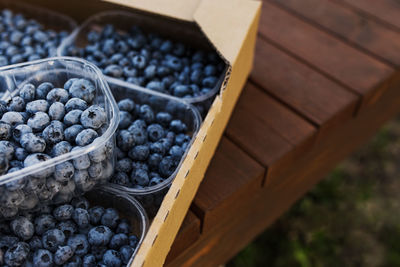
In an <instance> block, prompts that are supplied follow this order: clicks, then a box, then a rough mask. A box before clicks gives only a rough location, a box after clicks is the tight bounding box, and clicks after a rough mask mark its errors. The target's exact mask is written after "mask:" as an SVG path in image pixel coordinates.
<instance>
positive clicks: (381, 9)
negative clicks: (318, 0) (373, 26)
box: [335, 0, 400, 30]
mask: <svg viewBox="0 0 400 267" xmlns="http://www.w3.org/2000/svg"><path fill="white" fill-rule="evenodd" d="M335 1H337V2H342V3H346V4H348V5H349V6H353V7H356V8H357V9H359V10H361V11H363V12H365V13H367V14H370V15H372V16H374V17H376V18H378V19H379V20H382V21H384V22H386V23H387V24H389V25H393V26H394V27H396V28H397V29H398V30H400V16H399V12H400V2H399V1H397V0H335Z"/></svg>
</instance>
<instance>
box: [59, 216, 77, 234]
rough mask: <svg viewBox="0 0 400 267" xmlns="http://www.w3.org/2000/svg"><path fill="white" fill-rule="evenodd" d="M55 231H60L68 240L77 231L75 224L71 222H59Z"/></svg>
mask: <svg viewBox="0 0 400 267" xmlns="http://www.w3.org/2000/svg"><path fill="white" fill-rule="evenodd" d="M57 229H58V230H60V231H62V232H63V233H64V235H65V237H66V238H69V237H70V236H72V235H74V234H75V233H77V231H78V228H77V226H76V224H75V223H74V222H73V221H71V220H67V221H64V222H60V223H59V224H57Z"/></svg>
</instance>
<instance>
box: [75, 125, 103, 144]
mask: <svg viewBox="0 0 400 267" xmlns="http://www.w3.org/2000/svg"><path fill="white" fill-rule="evenodd" d="M97 137H98V134H97V132H96V131H94V130H92V129H85V130H83V131H81V132H80V133H79V134H78V135H77V136H76V138H75V143H76V144H77V145H78V146H86V145H89V144H91V143H92V142H93V141H94V139H96V138H97Z"/></svg>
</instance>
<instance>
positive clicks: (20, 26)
mask: <svg viewBox="0 0 400 267" xmlns="http://www.w3.org/2000/svg"><path fill="white" fill-rule="evenodd" d="M67 36H68V33H67V32H66V31H61V32H56V31H53V30H49V29H45V28H44V27H43V26H42V25H41V24H40V23H39V22H37V21H36V20H33V19H27V18H25V17H24V16H23V15H22V14H13V12H12V11H10V10H8V9H4V10H2V11H0V67H1V66H6V65H10V64H17V63H22V62H26V61H31V60H37V59H42V58H47V57H52V56H55V55H56V54H57V47H58V46H59V45H60V43H61V41H62V40H63V39H64V38H65V37H67Z"/></svg>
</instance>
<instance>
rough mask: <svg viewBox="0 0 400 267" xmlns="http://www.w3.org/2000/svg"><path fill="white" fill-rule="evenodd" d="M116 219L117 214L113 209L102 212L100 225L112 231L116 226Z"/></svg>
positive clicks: (117, 217)
mask: <svg viewBox="0 0 400 267" xmlns="http://www.w3.org/2000/svg"><path fill="white" fill-rule="evenodd" d="M118 219H119V215H118V212H117V211H116V210H115V209H113V208H108V209H106V210H105V211H104V214H103V216H101V224H102V225H105V226H107V227H109V228H110V229H114V228H115V227H116V226H117V225H118Z"/></svg>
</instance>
